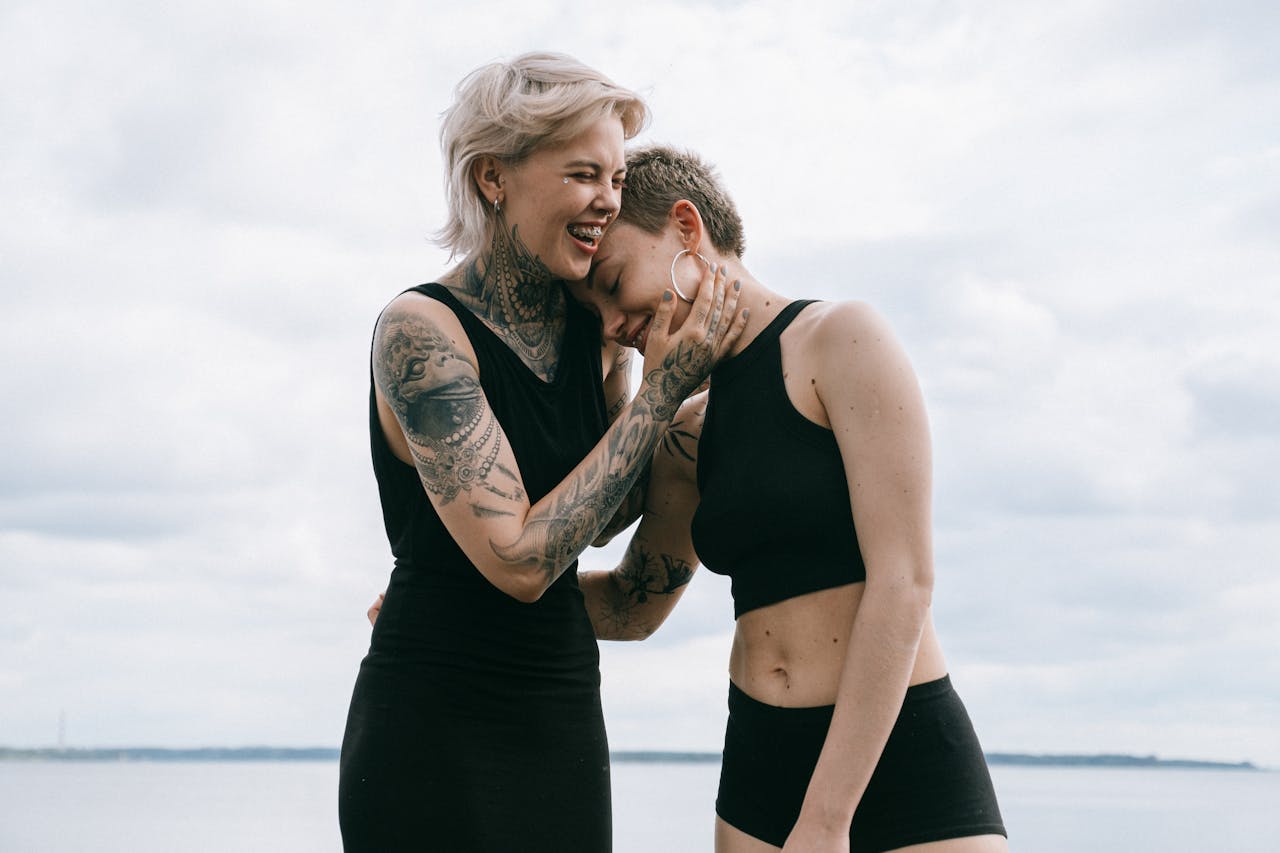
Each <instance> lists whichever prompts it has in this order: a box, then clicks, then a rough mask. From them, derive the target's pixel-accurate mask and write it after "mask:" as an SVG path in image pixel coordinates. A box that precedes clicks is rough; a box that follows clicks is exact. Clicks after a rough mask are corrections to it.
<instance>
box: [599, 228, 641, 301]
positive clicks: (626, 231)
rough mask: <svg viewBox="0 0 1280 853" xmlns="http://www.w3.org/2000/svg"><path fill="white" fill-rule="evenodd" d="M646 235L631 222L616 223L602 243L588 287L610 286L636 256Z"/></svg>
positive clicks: (605, 235)
mask: <svg viewBox="0 0 1280 853" xmlns="http://www.w3.org/2000/svg"><path fill="white" fill-rule="evenodd" d="M645 237H646V235H645V233H644V232H643V231H641V230H640V229H639V228H637V227H636V226H634V225H632V224H631V223H629V222H615V223H614V224H613V225H611V226H609V230H608V231H606V232H605V234H604V238H603V239H602V240H601V241H600V251H599V252H597V253H596V256H595V259H594V260H592V262H591V272H590V273H588V275H587V286H588V287H598V286H600V285H604V286H606V287H607V286H609V285H610V284H612V280H613V279H616V278H617V277H618V276H619V275H620V274H621V273H622V270H623V268H624V267H625V266H626V265H627V263H629V262H630V261H631V260H632V259H633V258H634V257H635V256H636V253H637V251H638V250H639V248H640V244H641V242H642V241H643V240H644V239H645Z"/></svg>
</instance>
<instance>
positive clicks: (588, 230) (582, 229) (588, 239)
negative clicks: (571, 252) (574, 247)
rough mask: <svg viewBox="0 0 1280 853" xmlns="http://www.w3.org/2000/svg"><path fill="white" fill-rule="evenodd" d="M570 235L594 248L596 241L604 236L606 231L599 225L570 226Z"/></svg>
mask: <svg viewBox="0 0 1280 853" xmlns="http://www.w3.org/2000/svg"><path fill="white" fill-rule="evenodd" d="M569 233H570V234H572V235H573V236H574V237H577V238H578V239H579V240H581V241H582V242H584V243H590V244H591V245H593V246H594V245H595V242H596V240H599V239H600V238H601V237H603V236H604V229H603V228H601V227H600V226H599V225H570V226H569Z"/></svg>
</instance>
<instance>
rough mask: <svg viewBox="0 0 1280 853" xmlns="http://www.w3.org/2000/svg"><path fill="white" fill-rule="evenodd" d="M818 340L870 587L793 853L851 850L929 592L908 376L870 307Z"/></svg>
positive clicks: (921, 435) (921, 471)
mask: <svg viewBox="0 0 1280 853" xmlns="http://www.w3.org/2000/svg"><path fill="white" fill-rule="evenodd" d="M814 338H815V339H814V342H813V343H814V345H815V346H816V347H818V354H819V358H820V360H819V370H818V376H817V385H816V388H817V391H818V394H819V397H820V398H821V400H822V403H823V406H824V408H825V409H826V412H827V415H828V417H829V419H830V421H831V427H832V430H833V431H834V433H835V437H836V440H837V442H838V443H839V446H840V454H841V457H842V458H843V461H844V467H845V474H846V476H847V477H848V480H849V495H850V499H851V503H852V507H853V517H854V522H855V524H856V526H857V530H858V542H859V546H860V548H861V550H862V554H863V559H864V561H865V563H866V567H867V581H866V589H865V591H864V592H863V596H862V601H861V604H860V606H859V608H858V613H857V615H856V616H855V618H854V621H853V628H852V630H851V637H850V643H849V647H848V648H849V653H848V655H847V656H846V658H845V663H844V668H843V671H842V673H841V677H840V685H839V690H838V692H837V696H836V707H835V714H834V716H833V718H832V722H831V728H830V731H829V732H828V735H827V739H826V742H825V744H824V746H823V749H822V753H821V755H820V757H819V759H818V764H817V767H816V768H815V769H814V773H813V776H812V778H811V780H810V782H809V787H808V790H807V792H806V794H805V799H804V805H803V807H802V808H801V813H800V819H799V821H798V822H797V824H796V827H795V829H794V830H793V831H792V834H791V836H790V837H789V838H788V841H787V846H786V847H785V848H784V850H787V851H791V850H805V851H809V850H824V851H826V850H847V849H848V846H847V845H848V843H849V842H848V839H849V824H850V822H851V821H852V818H853V812H854V809H855V808H856V806H857V804H858V801H859V800H860V799H861V797H862V794H863V791H864V790H865V788H866V784H867V781H868V780H869V779H870V778H871V773H872V771H873V770H874V769H875V766H876V762H877V761H878V760H879V757H880V753H881V752H882V751H883V749H884V745H885V742H886V741H887V740H888V737H889V732H890V731H891V730H892V728H893V725H894V722H895V720H896V719H897V716H898V713H899V710H900V709H901V707H902V701H903V697H904V695H905V694H906V690H907V685H908V683H909V681H910V678H911V672H912V669H913V666H914V663H915V659H916V654H917V650H918V648H919V644H920V638H921V635H922V632H923V631H924V627H925V623H926V620H927V618H928V611H929V606H930V598H931V595H932V589H933V553H932V538H931V531H930V528H931V478H932V475H931V470H930V469H931V458H930V448H929V429H928V423H927V419H926V415H925V409H924V401H923V399H922V397H921V394H920V389H919V386H918V384H917V382H916V378H915V374H914V372H913V371H912V369H911V365H910V363H909V362H908V360H907V357H906V355H905V353H904V352H903V351H902V349H901V347H900V346H899V345H898V343H897V341H896V340H895V338H894V336H893V333H892V332H891V331H890V329H889V328H888V325H887V324H886V323H885V322H884V320H883V319H882V318H880V317H879V316H878V315H877V314H876V313H875V312H874V311H872V310H871V309H870V308H869V307H868V306H866V305H862V304H857V303H848V304H842V305H837V306H833V309H832V312H831V314H829V315H828V316H827V317H824V318H823V321H822V323H821V324H820V327H819V329H818V330H817V332H816V334H815V336H814ZM842 844H843V845H844V846H843V847H842V846H841V845H842Z"/></svg>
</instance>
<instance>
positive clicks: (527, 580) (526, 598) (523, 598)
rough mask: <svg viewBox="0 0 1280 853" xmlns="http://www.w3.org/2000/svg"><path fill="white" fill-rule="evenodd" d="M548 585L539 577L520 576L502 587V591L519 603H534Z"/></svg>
mask: <svg viewBox="0 0 1280 853" xmlns="http://www.w3.org/2000/svg"><path fill="white" fill-rule="evenodd" d="M548 586H549V585H548V584H547V583H546V582H545V581H544V579H543V578H541V577H520V578H518V579H517V580H516V582H514V583H511V584H509V585H508V586H507V587H506V588H505V589H503V592H505V593H506V594H507V595H509V596H511V597H512V598H514V599H515V600H516V601H518V602H520V603H521V604H536V603H537V602H538V601H539V600H540V599H541V598H542V594H543V593H544V592H546V591H547V589H548Z"/></svg>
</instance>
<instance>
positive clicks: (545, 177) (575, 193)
mask: <svg viewBox="0 0 1280 853" xmlns="http://www.w3.org/2000/svg"><path fill="white" fill-rule="evenodd" d="M625 173H626V158H625V154H624V151H623V128H622V121H621V119H619V118H618V117H616V116H613V115H609V116H606V117H604V118H601V119H600V120H598V121H596V122H595V123H594V124H591V125H589V126H588V127H587V129H586V130H584V131H583V132H582V133H580V134H578V135H577V136H575V137H574V138H573V139H571V140H569V141H568V142H566V143H564V144H560V145H554V146H548V147H545V148H541V149H538V150H537V151H535V152H534V153H533V154H531V155H529V156H528V157H527V158H525V159H524V160H522V161H520V162H519V163H517V164H515V165H506V166H503V167H502V170H501V194H502V199H503V201H502V214H503V217H504V218H505V220H506V223H507V226H508V227H510V228H515V229H516V230H517V231H518V233H519V237H520V240H521V242H522V243H524V245H525V246H526V247H527V248H528V250H529V252H530V253H531V254H532V255H533V256H535V257H537V258H538V259H539V260H540V261H541V262H542V263H543V264H544V265H545V266H546V267H547V269H548V270H550V272H551V274H552V275H553V276H555V277H556V278H560V279H565V280H568V281H573V280H577V279H581V278H584V277H585V276H586V275H587V273H588V271H589V270H590V267H591V261H592V258H593V257H595V256H596V253H597V251H598V249H599V246H600V238H601V236H603V234H604V230H605V228H606V227H608V225H609V222H610V221H612V219H613V217H614V216H616V215H617V212H618V206H619V204H620V202H621V196H622V179H623V177H624V175H625Z"/></svg>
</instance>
